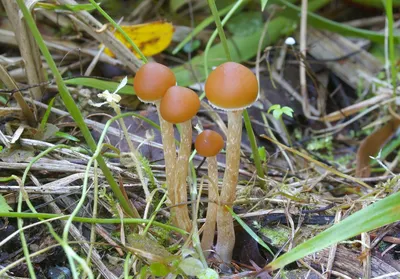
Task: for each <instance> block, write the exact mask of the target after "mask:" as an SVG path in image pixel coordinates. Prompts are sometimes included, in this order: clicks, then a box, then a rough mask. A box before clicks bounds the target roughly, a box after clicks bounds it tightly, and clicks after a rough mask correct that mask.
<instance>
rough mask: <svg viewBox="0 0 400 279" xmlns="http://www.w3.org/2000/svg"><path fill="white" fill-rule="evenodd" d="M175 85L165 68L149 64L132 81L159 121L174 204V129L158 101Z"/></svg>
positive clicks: (137, 93) (168, 185)
mask: <svg viewBox="0 0 400 279" xmlns="http://www.w3.org/2000/svg"><path fill="white" fill-rule="evenodd" d="M175 84H176V78H175V75H174V73H173V72H172V71H171V70H170V69H169V68H168V67H166V66H164V65H162V64H159V63H156V62H149V63H147V64H144V65H143V66H141V67H140V69H139V70H138V71H137V73H136V75H135V78H134V79H133V87H134V89H135V92H136V95H137V97H138V98H139V99H140V100H141V101H142V102H145V103H151V104H154V105H156V107H157V111H158V117H159V119H160V127H161V138H162V142H163V150H164V161H165V173H166V180H167V189H168V194H169V198H170V200H171V203H172V204H174V200H173V197H174V195H175V194H174V185H175V182H174V181H173V174H174V169H175V163H176V162H175V161H176V147H175V137H174V127H173V125H172V124H171V123H169V122H167V121H165V120H164V119H163V118H162V116H161V114H160V101H161V99H162V97H163V96H164V95H165V93H166V92H167V90H168V88H170V87H172V86H174V85H175Z"/></svg>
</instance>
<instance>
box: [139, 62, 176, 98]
mask: <svg viewBox="0 0 400 279" xmlns="http://www.w3.org/2000/svg"><path fill="white" fill-rule="evenodd" d="M175 84H176V78H175V75H174V73H173V72H172V71H171V70H170V69H169V68H168V67H166V66H164V65H162V64H160V63H156V62H149V63H146V64H144V65H143V66H142V67H140V69H139V70H138V71H137V73H136V76H135V78H134V79H133V88H134V89H135V92H136V95H137V96H138V98H139V99H140V100H141V101H143V102H147V103H153V102H155V101H158V100H160V99H161V98H162V97H163V96H164V94H165V92H167V90H168V88H170V87H171V86H174V85H175Z"/></svg>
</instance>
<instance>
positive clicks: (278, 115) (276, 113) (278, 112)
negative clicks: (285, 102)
mask: <svg viewBox="0 0 400 279" xmlns="http://www.w3.org/2000/svg"><path fill="white" fill-rule="evenodd" d="M272 115H273V116H274V118H275V119H278V120H279V119H280V118H281V117H282V110H281V109H276V110H274V111H273V112H272Z"/></svg>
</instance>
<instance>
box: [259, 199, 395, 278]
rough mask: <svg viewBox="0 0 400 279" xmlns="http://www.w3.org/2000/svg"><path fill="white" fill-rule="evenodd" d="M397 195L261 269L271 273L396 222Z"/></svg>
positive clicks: (351, 217)
mask: <svg viewBox="0 0 400 279" xmlns="http://www.w3.org/2000/svg"><path fill="white" fill-rule="evenodd" d="M399 200H400V192H399V193H396V194H393V195H391V196H389V197H386V198H384V199H382V200H380V201H378V202H376V203H373V204H371V205H369V206H368V207H366V208H364V209H362V210H360V211H358V212H356V213H354V214H352V215H350V216H349V217H347V218H346V219H344V220H343V221H341V222H339V223H337V224H335V225H333V226H332V227H330V228H329V229H327V230H325V231H323V232H322V233H320V234H318V235H317V236H315V237H313V238H311V239H309V240H307V241H306V242H303V243H301V244H300V245H298V246H296V247H295V248H293V249H292V250H290V251H289V252H287V253H286V254H284V255H282V256H280V257H279V258H277V259H276V260H274V261H273V262H271V263H270V264H268V265H267V266H266V267H265V268H264V270H268V271H272V270H276V269H278V268H282V267H284V266H285V265H287V264H289V263H292V262H294V261H296V260H298V259H301V258H303V257H305V256H307V255H310V254H312V253H315V252H317V251H320V250H321V249H324V248H326V247H329V246H331V245H333V244H335V243H338V242H340V241H343V240H346V239H349V238H351V237H354V236H357V235H359V234H360V233H363V232H368V231H371V230H373V229H376V228H379V227H382V226H384V225H387V224H390V223H393V222H396V221H398V220H400V203H399Z"/></svg>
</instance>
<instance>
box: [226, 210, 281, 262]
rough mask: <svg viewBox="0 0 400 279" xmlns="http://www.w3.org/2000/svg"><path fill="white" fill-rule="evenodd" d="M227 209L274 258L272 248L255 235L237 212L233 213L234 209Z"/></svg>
mask: <svg viewBox="0 0 400 279" xmlns="http://www.w3.org/2000/svg"><path fill="white" fill-rule="evenodd" d="M225 208H226V209H227V210H228V211H229V213H231V215H232V216H233V218H235V220H236V221H237V222H238V223H239V225H241V226H242V227H243V229H245V231H246V232H247V233H248V234H249V235H250V236H251V237H252V238H253V239H254V240H255V241H257V243H258V244H260V245H261V246H262V247H264V248H265V249H266V250H267V251H268V252H269V253H270V254H271V255H272V256H274V252H272V250H271V248H269V247H268V245H267V244H266V243H265V242H264V241H263V240H262V239H261V238H260V237H259V236H258V235H257V234H256V233H255V232H253V230H252V229H251V228H250V227H249V226H248V225H247V224H246V223H245V222H243V220H242V219H240V217H239V216H237V214H236V213H235V212H233V210H232V208H230V207H229V206H225Z"/></svg>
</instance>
